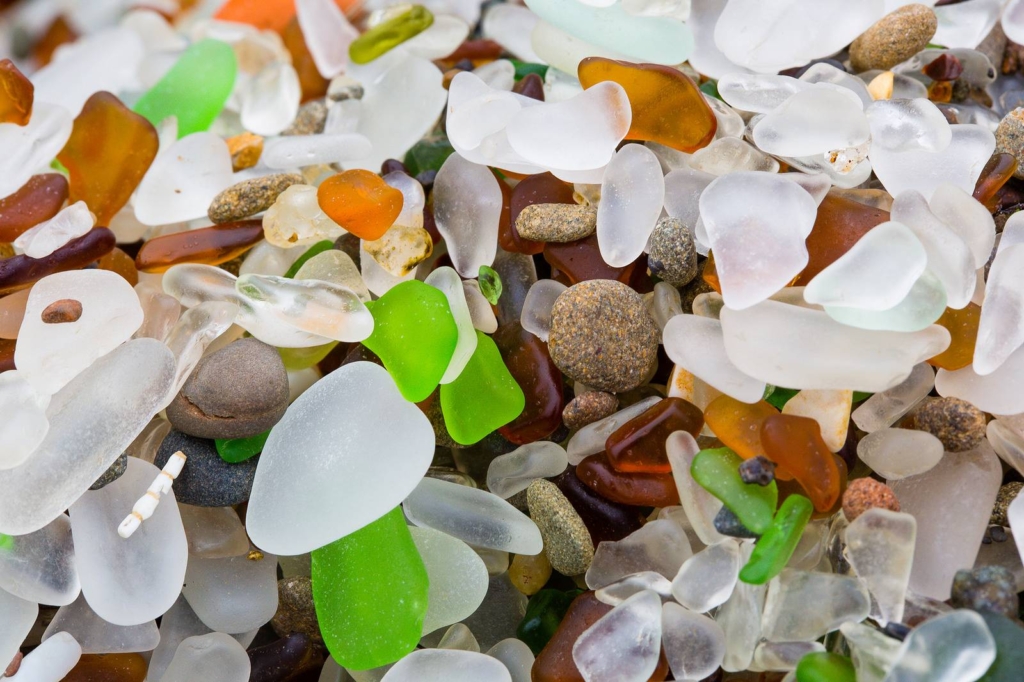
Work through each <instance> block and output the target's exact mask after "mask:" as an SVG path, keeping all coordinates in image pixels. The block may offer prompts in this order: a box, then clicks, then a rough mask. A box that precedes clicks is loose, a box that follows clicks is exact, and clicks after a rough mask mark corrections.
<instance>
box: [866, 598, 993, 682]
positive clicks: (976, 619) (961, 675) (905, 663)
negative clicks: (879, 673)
mask: <svg viewBox="0 0 1024 682" xmlns="http://www.w3.org/2000/svg"><path fill="white" fill-rule="evenodd" d="M995 659H996V643H995V640H994V639H993V638H992V633H991V632H989V629H988V626H987V625H985V620H984V619H983V618H982V617H981V616H979V615H978V614H977V613H976V612H974V611H968V610H967V609H958V610H956V611H953V612H952V613H947V614H944V615H941V616H938V617H936V618H932V619H931V620H928V621H925V622H924V623H922V624H921V625H919V626H918V627H916V628H914V629H913V630H911V631H910V634H909V635H907V638H906V639H905V640H903V646H902V647H900V650H899V652H898V653H897V654H896V661H895V663H894V664H893V667H892V669H891V670H890V671H889V674H888V675H887V676H886V678H885V679H886V681H887V682H925V680H927V681H928V682H961V681H963V680H977V679H978V678H980V677H981V676H982V675H984V674H985V671H987V670H988V669H989V666H991V665H992V663H993V662H994V661H995Z"/></svg>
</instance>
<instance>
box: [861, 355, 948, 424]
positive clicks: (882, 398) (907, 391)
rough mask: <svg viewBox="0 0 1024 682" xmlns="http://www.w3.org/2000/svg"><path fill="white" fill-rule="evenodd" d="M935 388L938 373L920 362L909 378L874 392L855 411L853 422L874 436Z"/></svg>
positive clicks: (893, 422) (897, 419)
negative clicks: (884, 389) (875, 432)
mask: <svg viewBox="0 0 1024 682" xmlns="http://www.w3.org/2000/svg"><path fill="white" fill-rule="evenodd" d="M934 386H935V370H934V369H932V367H931V365H928V364H925V363H923V362H922V363H920V364H918V365H915V366H914V369H913V370H911V372H910V375H909V376H907V378H906V379H904V380H903V381H902V382H901V383H899V384H897V385H895V386H893V387H892V388H890V389H888V390H886V391H881V392H879V393H875V394H874V395H873V396H871V397H870V398H868V399H867V400H865V401H864V402H863V403H861V404H860V405H859V406H858V407H857V409H856V410H854V411H853V414H852V415H851V417H852V418H853V423H854V424H856V425H857V428H859V429H860V430H861V431H866V432H868V433H872V432H873V431H878V430H879V429H884V428H886V427H887V426H892V425H893V424H895V423H896V422H897V421H899V420H900V418H901V417H903V415H905V414H906V413H907V412H910V410H912V409H913V408H914V406H915V405H917V404H918V403H919V402H921V401H922V400H924V398H925V397H926V396H927V395H928V394H929V393H931V390H932V388H933V387H934Z"/></svg>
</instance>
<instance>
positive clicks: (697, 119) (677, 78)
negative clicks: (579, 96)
mask: <svg viewBox="0 0 1024 682" xmlns="http://www.w3.org/2000/svg"><path fill="white" fill-rule="evenodd" d="M578 75H579V79H580V83H581V84H582V85H583V87H584V88H589V87H591V86H593V85H596V84H598V83H602V82H604V81H613V82H615V83H618V84H619V85H621V86H622V88H623V89H624V90H625V91H626V96H627V97H628V98H629V105H630V107H632V110H633V120H632V123H630V126H629V132H628V133H626V138H628V139H630V140H651V141H652V142H658V143H659V144H663V145H665V146H667V147H672V148H673V149H678V150H680V151H684V152H695V151H697V150H698V149H700V148H702V147H706V146H707V145H708V144H710V143H711V140H713V139H714V138H715V131H716V130H717V129H718V119H716V118H715V113H714V112H713V111H711V107H709V106H708V103H707V102H706V101H705V100H704V93H702V92H701V91H700V90H699V89H698V88H697V86H696V84H694V82H693V81H692V80H690V79H689V78H688V77H687V76H686V74H684V73H683V72H682V71H679V70H678V69H673V68H671V67H669V66H661V65H660V64H631V63H629V62H618V61H615V60H613V59H605V58H603V57H588V58H586V59H584V60H583V61H582V62H580V66H579V70H578Z"/></svg>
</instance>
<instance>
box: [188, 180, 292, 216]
mask: <svg viewBox="0 0 1024 682" xmlns="http://www.w3.org/2000/svg"><path fill="white" fill-rule="evenodd" d="M302 182H303V179H302V176H301V175H299V174H297V173H275V174H273V175H264V176H262V177H258V178H250V179H248V180H243V181H242V182H239V183H237V184H234V185H231V187H228V188H227V189H226V190H224V191H223V192H221V193H220V194H218V195H217V196H215V197H214V198H213V201H211V202H210V208H209V210H208V211H207V215H208V216H209V218H210V220H212V221H213V222H215V223H230V222H231V221H233V220H242V219H243V218H248V217H249V216H254V215H256V214H257V213H262V212H263V211H266V210H267V209H268V208H270V207H271V206H273V205H274V202H275V201H276V200H277V197H278V196H280V195H281V192H283V191H285V190H286V189H288V188H289V187H291V186H292V185H300V184H302Z"/></svg>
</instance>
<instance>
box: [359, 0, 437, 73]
mask: <svg viewBox="0 0 1024 682" xmlns="http://www.w3.org/2000/svg"><path fill="white" fill-rule="evenodd" d="M432 23H434V15H433V14H431V13H430V10H428V9H427V8H426V7H424V6H422V5H413V6H412V7H411V8H410V9H409V11H408V12H403V13H402V14H399V15H398V16H397V17H393V18H391V19H388V20H387V21H385V22H382V23H380V24H377V25H376V26H374V27H373V28H371V29H370V30H369V31H367V32H366V33H364V34H363V35H361V36H359V37H358V38H356V39H355V40H353V41H352V44H351V45H349V46H348V56H349V59H351V60H352V61H353V62H355V63H356V64H368V63H370V62H372V61H373V60H374V59H376V58H377V57H379V56H381V55H382V54H384V53H385V52H388V51H389V50H391V49H393V48H395V47H397V46H398V45H401V44H402V43H404V42H405V41H407V40H408V39H409V38H412V37H413V36H414V35H417V34H419V33H422V32H423V31H425V30H427V29H428V28H429V27H430V25H431V24H432Z"/></svg>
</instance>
